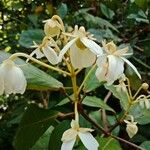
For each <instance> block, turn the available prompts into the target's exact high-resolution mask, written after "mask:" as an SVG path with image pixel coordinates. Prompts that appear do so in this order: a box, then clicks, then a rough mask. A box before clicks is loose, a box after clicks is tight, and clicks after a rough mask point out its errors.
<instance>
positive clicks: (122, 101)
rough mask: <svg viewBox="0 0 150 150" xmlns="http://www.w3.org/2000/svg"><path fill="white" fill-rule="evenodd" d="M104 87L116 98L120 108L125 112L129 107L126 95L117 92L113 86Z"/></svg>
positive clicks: (122, 92)
mask: <svg viewBox="0 0 150 150" xmlns="http://www.w3.org/2000/svg"><path fill="white" fill-rule="evenodd" d="M105 87H106V89H108V90H110V91H111V92H112V93H113V95H114V96H115V97H116V98H118V100H119V101H120V105H121V106H122V108H123V109H124V110H127V109H128V107H129V100H128V96H127V93H126V92H124V91H119V92H118V91H117V89H116V87H115V86H114V85H111V86H107V85H105Z"/></svg>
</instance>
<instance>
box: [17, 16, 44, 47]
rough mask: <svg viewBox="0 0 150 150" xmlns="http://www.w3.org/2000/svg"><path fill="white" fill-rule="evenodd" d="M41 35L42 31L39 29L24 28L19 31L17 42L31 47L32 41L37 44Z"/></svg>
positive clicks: (41, 37)
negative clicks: (24, 29)
mask: <svg viewBox="0 0 150 150" xmlns="http://www.w3.org/2000/svg"><path fill="white" fill-rule="evenodd" d="M30 18H31V16H30ZM43 37H44V32H43V30H41V29H32V30H26V31H23V32H22V33H21V35H20V40H19V44H20V45H21V46H23V47H26V48H31V46H34V44H33V41H34V42H36V43H37V44H39V43H41V41H42V39H43Z"/></svg>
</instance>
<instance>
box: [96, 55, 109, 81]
mask: <svg viewBox="0 0 150 150" xmlns="http://www.w3.org/2000/svg"><path fill="white" fill-rule="evenodd" d="M96 64H97V66H98V68H97V69H96V72H95V75H96V77H97V79H98V80H99V81H100V82H101V81H106V74H107V70H108V63H107V57H106V56H99V57H98V59H97V61H96Z"/></svg>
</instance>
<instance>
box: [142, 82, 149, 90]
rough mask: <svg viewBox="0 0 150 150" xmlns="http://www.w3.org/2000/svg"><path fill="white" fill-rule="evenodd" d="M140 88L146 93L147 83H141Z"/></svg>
mask: <svg viewBox="0 0 150 150" xmlns="http://www.w3.org/2000/svg"><path fill="white" fill-rule="evenodd" d="M142 88H143V90H145V91H147V90H148V88H149V85H148V84H147V83H143V84H142Z"/></svg>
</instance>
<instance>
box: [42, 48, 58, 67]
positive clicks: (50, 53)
mask: <svg viewBox="0 0 150 150" xmlns="http://www.w3.org/2000/svg"><path fill="white" fill-rule="evenodd" d="M43 53H44V55H45V57H46V58H47V59H48V61H49V62H50V63H51V64H53V65H56V64H57V63H58V56H57V53H56V52H55V50H54V49H52V48H51V47H50V46H47V47H45V48H43Z"/></svg>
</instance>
